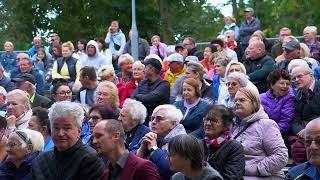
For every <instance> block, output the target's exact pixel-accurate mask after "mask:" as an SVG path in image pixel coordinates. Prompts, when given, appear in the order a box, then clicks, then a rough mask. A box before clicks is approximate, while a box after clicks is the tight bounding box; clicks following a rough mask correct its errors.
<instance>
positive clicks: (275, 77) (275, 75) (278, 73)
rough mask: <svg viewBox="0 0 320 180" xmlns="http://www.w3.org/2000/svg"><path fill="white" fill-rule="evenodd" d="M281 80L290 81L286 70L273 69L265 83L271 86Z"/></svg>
mask: <svg viewBox="0 0 320 180" xmlns="http://www.w3.org/2000/svg"><path fill="white" fill-rule="evenodd" d="M281 78H282V79H285V80H288V81H291V77H290V74H289V72H288V71H287V70H284V69H275V70H273V71H272V72H271V73H270V74H269V75H268V77H267V82H268V84H269V85H270V86H271V85H274V84H275V83H276V82H277V81H279V80H280V79H281Z"/></svg>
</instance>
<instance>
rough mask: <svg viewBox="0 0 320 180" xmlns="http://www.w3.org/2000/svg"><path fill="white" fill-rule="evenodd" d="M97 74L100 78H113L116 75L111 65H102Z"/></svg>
mask: <svg viewBox="0 0 320 180" xmlns="http://www.w3.org/2000/svg"><path fill="white" fill-rule="evenodd" d="M98 76H99V77H100V80H105V79H107V78H106V77H111V76H113V77H114V78H115V77H116V73H115V70H114V68H113V66H112V65H110V64H108V65H104V66H102V67H101V68H100V69H99V70H98Z"/></svg>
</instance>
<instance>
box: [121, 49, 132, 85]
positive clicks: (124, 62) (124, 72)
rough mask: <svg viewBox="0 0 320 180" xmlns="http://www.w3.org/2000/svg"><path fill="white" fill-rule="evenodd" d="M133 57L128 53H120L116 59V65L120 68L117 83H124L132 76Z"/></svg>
mask: <svg viewBox="0 0 320 180" xmlns="http://www.w3.org/2000/svg"><path fill="white" fill-rule="evenodd" d="M133 63H134V60H133V57H132V56H131V55H130V54H122V55H121V56H120V57H119V60H118V66H119V67H120V68H121V74H119V75H118V80H119V83H126V82H128V81H130V80H131V78H132V64H133Z"/></svg>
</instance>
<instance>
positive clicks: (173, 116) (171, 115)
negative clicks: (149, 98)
mask: <svg viewBox="0 0 320 180" xmlns="http://www.w3.org/2000/svg"><path fill="white" fill-rule="evenodd" d="M160 110H163V111H165V112H166V113H165V114H166V115H165V116H166V118H167V119H169V120H171V121H172V122H175V123H176V124H179V123H180V121H181V120H182V118H183V114H182V112H181V110H180V109H178V108H176V107H175V106H174V105H171V104H164V105H159V106H157V107H156V108H155V109H154V110H153V113H156V112H158V111H160Z"/></svg>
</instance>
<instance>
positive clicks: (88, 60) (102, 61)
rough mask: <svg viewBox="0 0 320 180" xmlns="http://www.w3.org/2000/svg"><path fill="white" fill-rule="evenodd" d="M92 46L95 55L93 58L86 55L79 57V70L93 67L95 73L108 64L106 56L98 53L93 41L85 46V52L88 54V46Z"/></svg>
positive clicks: (96, 44) (95, 43)
mask: <svg viewBox="0 0 320 180" xmlns="http://www.w3.org/2000/svg"><path fill="white" fill-rule="evenodd" d="M89 45H92V46H94V47H95V49H96V53H95V55H94V56H93V57H90V56H88V53H87V54H85V55H84V56H82V57H81V61H80V62H81V68H82V67H85V66H93V67H94V68H95V69H96V71H98V69H99V68H100V67H102V66H104V65H107V64H110V63H108V59H107V57H106V56H104V55H102V54H100V53H99V47H98V43H97V42H96V41H94V40H90V41H89V42H88V44H87V48H86V52H88V46H89Z"/></svg>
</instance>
